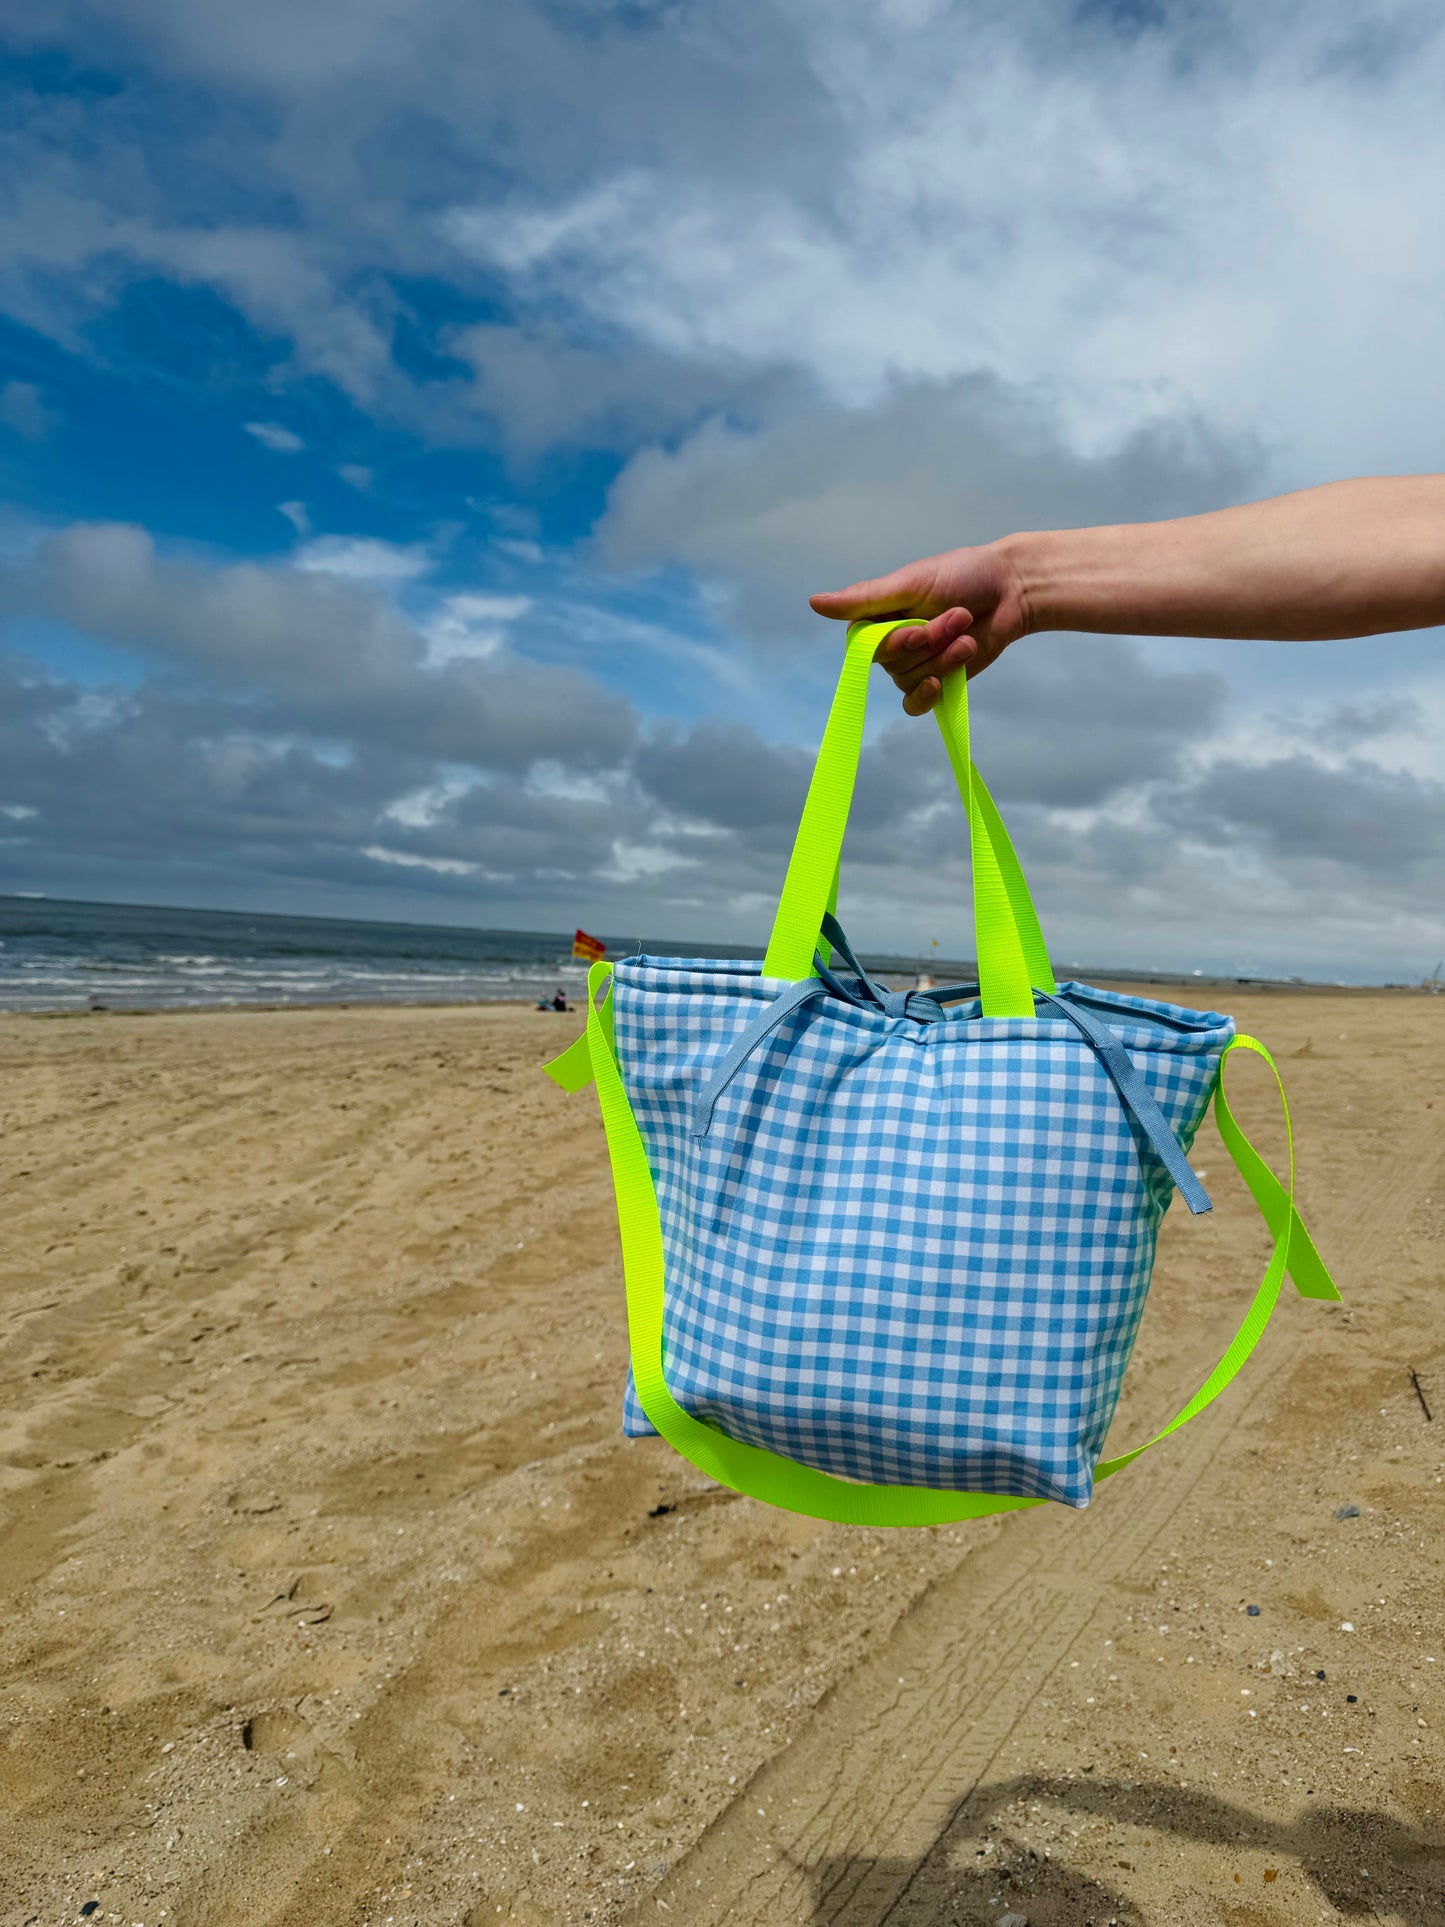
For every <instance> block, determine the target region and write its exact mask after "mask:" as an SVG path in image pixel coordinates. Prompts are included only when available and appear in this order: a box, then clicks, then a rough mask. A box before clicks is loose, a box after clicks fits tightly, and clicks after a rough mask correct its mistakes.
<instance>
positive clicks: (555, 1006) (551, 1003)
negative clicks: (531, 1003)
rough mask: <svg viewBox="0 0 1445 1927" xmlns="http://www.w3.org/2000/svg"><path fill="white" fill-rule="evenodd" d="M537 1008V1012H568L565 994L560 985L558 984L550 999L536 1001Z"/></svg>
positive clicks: (568, 1006) (542, 998)
mask: <svg viewBox="0 0 1445 1927" xmlns="http://www.w3.org/2000/svg"><path fill="white" fill-rule="evenodd" d="M537 1008H538V1010H569V1009H570V1008H571V1006H570V1005H569V1004H568V1002H567V992H566V991H565V990H564V989H563V988H562V986H561V984H558V986H557V988H556V990H554V991H553V993H552V995H551V996H550V997H539V998H538V999H537Z"/></svg>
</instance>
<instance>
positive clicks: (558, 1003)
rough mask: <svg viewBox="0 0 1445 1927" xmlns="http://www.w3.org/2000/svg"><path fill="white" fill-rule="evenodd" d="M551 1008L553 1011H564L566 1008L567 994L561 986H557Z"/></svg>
mask: <svg viewBox="0 0 1445 1927" xmlns="http://www.w3.org/2000/svg"><path fill="white" fill-rule="evenodd" d="M552 1008H553V1010H566V1008H567V992H566V991H565V990H564V989H563V988H562V986H561V984H558V986H557V994H556V996H555V997H553V999H552Z"/></svg>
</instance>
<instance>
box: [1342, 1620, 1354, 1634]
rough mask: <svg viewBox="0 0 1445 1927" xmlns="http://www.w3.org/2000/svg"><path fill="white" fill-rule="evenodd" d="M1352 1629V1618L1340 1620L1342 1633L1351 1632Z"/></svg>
mask: <svg viewBox="0 0 1445 1927" xmlns="http://www.w3.org/2000/svg"><path fill="white" fill-rule="evenodd" d="M1354 1630H1355V1622H1354V1621H1353V1620H1352V1619H1342V1620H1341V1621H1340V1631H1341V1632H1342V1633H1352V1632H1353V1631H1354Z"/></svg>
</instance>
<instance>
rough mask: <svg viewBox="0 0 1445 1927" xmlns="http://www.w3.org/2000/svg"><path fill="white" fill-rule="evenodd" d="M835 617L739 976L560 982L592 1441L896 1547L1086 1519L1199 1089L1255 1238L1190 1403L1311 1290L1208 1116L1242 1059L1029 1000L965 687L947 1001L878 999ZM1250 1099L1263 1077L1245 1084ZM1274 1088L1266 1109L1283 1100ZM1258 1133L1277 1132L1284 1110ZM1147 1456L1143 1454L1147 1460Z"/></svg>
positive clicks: (952, 719)
mask: <svg viewBox="0 0 1445 1927" xmlns="http://www.w3.org/2000/svg"><path fill="white" fill-rule="evenodd" d="M896 626H897V625H896V624H889V623H883V624H855V625H854V627H853V629H852V630H850V632H849V641H848V649H847V655H846V658H845V662H844V666H843V671H842V675H841V678H840V682H839V687H838V692H837V695H836V696H835V699H834V702H833V706H832V710H831V712H830V715H829V719H828V724H827V728H826V730H825V733H824V738H823V743H822V747H821V749H820V752H819V756H818V761H817V765H816V767H815V770H814V775H813V780H812V784H811V786H810V789H809V793H808V799H807V802H806V804H805V806H804V811H803V817H802V820H801V822H800V825H799V829H798V835H797V840H796V842H795V845H794V849H793V855H792V859H791V861H790V864H789V867H788V874H787V878H786V880H785V882H784V886H783V891H782V895H781V898H780V901H779V907H778V913H777V917H776V920H775V922H774V927H773V933H772V938H771V941H770V943H769V947H768V952H767V955H766V957H765V959H764V961H763V963H762V964H761V965H758V964H757V963H755V962H747V961H735V962H729V961H724V962H718V961H713V960H711V959H700V958H695V957H692V958H683V957H650V956H636V957H629V958H627V959H625V960H624V961H622V962H619V963H618V964H616V965H615V966H612V965H608V964H597V965H595V966H594V967H593V970H592V972H591V975H590V978H589V1008H588V1023H587V1031H586V1033H585V1034H584V1036H583V1037H582V1038H581V1039H579V1040H578V1043H577V1044H576V1045H574V1046H573V1047H572V1049H571V1050H569V1051H567V1052H564V1054H563V1056H562V1057H561V1058H560V1059H558V1060H557V1061H556V1062H555V1063H554V1064H553V1065H551V1066H549V1069H550V1071H551V1073H552V1075H553V1076H554V1077H555V1078H556V1080H557V1081H558V1082H559V1083H561V1084H562V1085H563V1086H564V1087H565V1088H568V1089H576V1088H579V1087H580V1086H581V1085H582V1084H583V1083H585V1082H588V1081H590V1080H592V1079H594V1078H595V1080H596V1083H597V1087H598V1093H599V1097H600V1100H601V1105H602V1112H603V1119H604V1123H605V1126H606V1130H607V1137H608V1145H609V1150H610V1153H611V1158H612V1165H613V1174H614V1179H615V1184H616V1192H617V1201H618V1214H619V1222H620V1227H621V1232H622V1244H623V1257H624V1266H625V1271H626V1278H627V1298H628V1325H629V1337H630V1343H631V1354H632V1369H631V1372H630V1374H629V1378H628V1385H627V1391H626V1397H625V1401H624V1424H625V1427H626V1429H627V1430H628V1431H629V1432H631V1433H634V1434H640V1433H650V1432H660V1433H661V1434H662V1435H663V1436H664V1437H665V1438H667V1439H668V1440H669V1441H670V1442H671V1443H672V1444H673V1445H674V1446H675V1447H676V1448H677V1449H678V1450H679V1451H681V1452H683V1453H684V1454H685V1455H686V1456H687V1457H688V1458H689V1459H691V1460H692V1461H693V1462H694V1463H695V1464H697V1465H699V1466H701V1467H702V1468H703V1469H704V1470H705V1471H707V1472H708V1473H709V1474H711V1475H712V1476H713V1477H715V1478H717V1479H719V1480H721V1481H723V1482H724V1483H726V1484H729V1485H731V1486H734V1487H735V1488H737V1489H738V1490H740V1491H745V1492H750V1493H753V1494H754V1495H756V1496H758V1497H760V1498H764V1499H767V1500H769V1501H770V1502H772V1503H774V1504H779V1505H784V1506H787V1507H789V1508H791V1509H793V1510H795V1511H800V1512H805V1513H810V1514H813V1515H815V1516H819V1517H825V1518H833V1519H844V1520H854V1521H858V1522H860V1523H868V1524H897V1525H904V1524H928V1523H937V1522H939V1521H942V1520H947V1519H957V1518H963V1517H971V1516H977V1515H979V1514H981V1513H985V1512H994V1511H1002V1510H1006V1509H1010V1508H1014V1507H1019V1506H1023V1505H1030V1504H1037V1503H1040V1502H1041V1501H1044V1500H1049V1499H1052V1500H1056V1501H1059V1502H1060V1503H1062V1504H1065V1505H1070V1506H1085V1505H1087V1504H1088V1502H1089V1499H1090V1496H1091V1494H1092V1491H1093V1486H1094V1482H1095V1480H1096V1479H1098V1478H1103V1477H1107V1476H1109V1475H1110V1474H1111V1473H1113V1472H1115V1471H1117V1470H1119V1469H1120V1468H1121V1467H1122V1466H1123V1465H1125V1464H1127V1463H1128V1462H1129V1461H1130V1460H1131V1459H1132V1458H1134V1457H1136V1456H1137V1455H1138V1451H1141V1450H1143V1449H1145V1448H1144V1447H1139V1448H1137V1450H1136V1451H1134V1452H1130V1453H1126V1454H1124V1455H1122V1456H1121V1457H1119V1458H1116V1459H1113V1460H1111V1461H1107V1462H1104V1463H1099V1454H1100V1452H1101V1450H1102V1448H1103V1443H1104V1438H1105V1434H1106V1433H1107V1431H1108V1429H1109V1423H1110V1420H1111V1418H1112V1416H1113V1413H1114V1408H1115V1405H1116V1403H1117V1401H1118V1397H1119V1390H1120V1386H1121V1383H1122V1380H1123V1375H1124V1370H1125V1367H1126V1365H1127V1363H1128V1360H1129V1354H1130V1351H1131V1349H1132V1347H1133V1343H1134V1338H1135V1334H1136V1332H1137V1330H1138V1326H1139V1320H1140V1317H1141V1316H1142V1313H1143V1309H1144V1301H1145V1297H1146V1294H1147V1292H1148V1288H1149V1279H1150V1274H1151V1272H1152V1269H1153V1264H1154V1252H1155V1244H1156V1240H1157V1237H1158V1231H1159V1225H1160V1222H1161V1220H1162V1218H1163V1215H1164V1212H1165V1211H1166V1209H1167V1208H1168V1206H1169V1203H1170V1201H1171V1198H1172V1196H1173V1194H1174V1192H1175V1191H1176V1190H1178V1191H1179V1192H1180V1193H1181V1194H1182V1195H1183V1197H1184V1200H1185V1203H1186V1204H1187V1206H1188V1208H1189V1209H1190V1210H1191V1211H1195V1212H1199V1211H1207V1210H1208V1209H1209V1208H1210V1207H1209V1200H1208V1198H1207V1197H1206V1195H1205V1193H1204V1190H1203V1187H1202V1186H1201V1184H1200V1182H1199V1180H1198V1178H1197V1177H1196V1176H1195V1175H1194V1173H1193V1171H1192V1170H1191V1169H1190V1167H1189V1163H1188V1157H1187V1154H1188V1150H1189V1147H1190V1144H1191V1142H1192V1140H1193V1137H1194V1134H1195V1132H1196V1130H1197V1129H1198V1127H1199V1124H1200V1122H1201V1120H1202V1118H1203V1115H1204V1111H1205V1109H1206V1107H1207V1105H1208V1103H1209V1100H1210V1098H1211V1095H1212V1096H1213V1098H1214V1101H1215V1106H1216V1116H1217V1119H1218V1122H1219V1127H1220V1131H1221V1134H1222V1135H1223V1137H1224V1141H1225V1143H1226V1145H1227V1147H1228V1148H1229V1150H1230V1152H1231V1154H1232V1155H1233V1156H1234V1158H1235V1160H1236V1162H1237V1163H1238V1164H1239V1167H1240V1169H1241V1172H1242V1173H1243V1175H1244V1177H1245V1181H1246V1183H1247V1184H1248V1186H1249V1188H1250V1191H1251V1192H1252V1194H1253V1196H1254V1198H1255V1200H1256V1203H1257V1204H1258V1205H1259V1208H1260V1210H1261V1211H1262V1212H1263V1214H1264V1217H1265V1219H1266V1222H1267V1223H1268V1225H1269V1227H1270V1229H1271V1231H1272V1232H1273V1233H1274V1235H1275V1248H1274V1253H1273V1256H1272V1258H1271V1260H1270V1264H1269V1267H1268V1268H1267V1270H1266V1272H1265V1275H1264V1278H1263V1280H1262V1282H1261V1284H1260V1287H1259V1289H1258V1291H1257V1293H1256V1295H1255V1299H1254V1302H1253V1304H1252V1305H1251V1307H1250V1309H1249V1312H1248V1314H1247V1316H1246V1318H1245V1320H1244V1323H1243V1324H1242V1325H1241V1327H1240V1329H1239V1331H1238V1332H1237V1333H1236V1335H1235V1338H1234V1340H1233V1342H1232V1343H1231V1345H1230V1347H1229V1348H1228V1350H1227V1351H1226V1353H1225V1355H1224V1357H1223V1358H1222V1359H1221V1360H1220V1363H1219V1365H1218V1366H1217V1367H1216V1369H1215V1371H1214V1372H1213V1373H1212V1374H1211V1375H1210V1377H1209V1379H1208V1380H1207V1381H1206V1382H1205V1384H1204V1385H1203V1386H1202V1387H1201V1388H1200V1390H1199V1391H1198V1392H1197V1393H1196V1394H1195V1396H1194V1398H1193V1399H1191V1400H1190V1402H1189V1404H1188V1405H1186V1406H1185V1407H1184V1409H1183V1411H1182V1412H1181V1413H1180V1414H1179V1415H1178V1416H1177V1417H1176V1418H1175V1419H1174V1420H1173V1421H1171V1423H1170V1424H1169V1425H1168V1426H1166V1427H1165V1428H1164V1430H1163V1431H1162V1432H1160V1433H1159V1434H1158V1437H1161V1438H1162V1437H1164V1436H1166V1435H1167V1433H1169V1432H1171V1431H1173V1430H1175V1429H1177V1427H1178V1426H1179V1425H1181V1424H1183V1423H1184V1422H1185V1421H1186V1420H1187V1419H1188V1418H1190V1417H1192V1416H1193V1415H1194V1413H1195V1412H1197V1411H1199V1410H1200V1409H1202V1407H1203V1406H1204V1405H1205V1404H1207V1403H1209V1401H1210V1400H1211V1399H1212V1398H1213V1397H1215V1396H1216V1394H1217V1393H1218V1392H1219V1391H1220V1390H1222V1389H1223V1387H1224V1385H1226V1384H1227V1383H1228V1382H1229V1380H1230V1379H1231V1378H1232V1377H1233V1376H1234V1374H1235V1373H1236V1372H1237V1371H1238V1369H1239V1367H1240V1365H1241V1364H1242V1363H1243V1362H1244V1359H1245V1358H1246V1357H1247V1356H1248V1354H1249V1352H1250V1351H1251V1350H1252V1349H1253V1347H1254V1345H1255V1343H1256V1342H1257V1340H1258V1337H1259V1334H1260V1332H1261V1331H1262V1330H1263V1327H1264V1324H1265V1322H1266V1321H1267V1319H1268V1317H1269V1314H1270V1311H1271V1310H1272V1308H1273V1305H1274V1302H1275V1300H1276V1298H1277V1297H1278V1295H1279V1291H1280V1288H1281V1285H1282V1283H1283V1279H1284V1277H1285V1275H1286V1272H1288V1273H1289V1275H1290V1276H1292V1277H1293V1279H1294V1282H1295V1285H1296V1287H1297V1289H1298V1290H1299V1291H1300V1292H1301V1294H1302V1295H1304V1296H1307V1297H1316V1298H1335V1297H1337V1296H1338V1294H1337V1293H1336V1291H1335V1288H1334V1286H1333V1284H1332V1283H1331V1281H1330V1279H1329V1276H1328V1273H1327V1272H1326V1271H1325V1269H1324V1266H1323V1264H1322V1263H1321V1262H1320V1259H1319V1257H1318V1254H1317V1253H1316V1252H1315V1249H1314V1246H1313V1244H1312V1243H1311V1241H1310V1238H1309V1235H1308V1233H1307V1232H1306V1231H1305V1229H1304V1227H1303V1225H1302V1224H1301V1223H1300V1221H1299V1218H1298V1215H1297V1214H1296V1212H1295V1209H1294V1178H1293V1153H1292V1150H1291V1158H1290V1171H1289V1179H1288V1183H1287V1184H1285V1185H1281V1184H1280V1182H1279V1181H1278V1180H1277V1179H1276V1178H1275V1176H1274V1174H1273V1173H1272V1172H1271V1171H1270V1169H1269V1167H1268V1166H1267V1165H1266V1164H1265V1163H1264V1161H1263V1159H1261V1158H1260V1157H1259V1155H1258V1153H1257V1152H1255V1151H1254V1149H1253V1147H1252V1146H1251V1145H1250V1144H1249V1143H1248V1140H1247V1139H1245V1137H1244V1135H1243V1133H1242V1132H1241V1131H1240V1129H1239V1126H1238V1124H1237V1123H1236V1122H1235V1120H1234V1118H1233V1115H1232V1113H1231V1112H1230V1110H1229V1106H1228V1104H1227V1102H1226V1100H1225V1097H1224V1092H1223V1088H1222V1080H1221V1067H1222V1064H1223V1061H1224V1058H1225V1056H1226V1055H1227V1054H1228V1053H1230V1052H1231V1051H1233V1050H1235V1049H1239V1048H1245V1049H1248V1050H1251V1051H1254V1052H1257V1053H1258V1054H1259V1055H1261V1056H1263V1057H1264V1058H1265V1060H1266V1062H1268V1063H1269V1065H1270V1068H1271V1070H1273V1069H1274V1065H1273V1060H1272V1059H1270V1057H1269V1054H1268V1052H1267V1051H1265V1049H1264V1047H1263V1046H1262V1045H1260V1044H1258V1043H1256V1041H1255V1040H1254V1039H1253V1038H1246V1037H1242V1036H1239V1035H1237V1034H1236V1031H1235V1027H1234V1024H1233V1022H1232V1020H1231V1019H1230V1018H1228V1017H1226V1016H1222V1015H1220V1014H1219V1013H1217V1012H1212V1011H1197V1010H1192V1009H1188V1008H1185V1007H1182V1006H1179V1005H1173V1004H1167V1003H1161V1002H1155V1001H1153V1000H1151V999H1146V998H1140V997H1127V996H1122V995H1119V994H1117V993H1115V992H1111V991H1105V990H1099V989H1093V988H1091V987H1089V986H1088V985H1086V984H1079V983H1063V984H1057V983H1056V982H1055V981H1054V977H1053V973H1052V970H1051V968H1050V966H1049V961H1048V956H1047V953H1046V951H1045V948H1044V943H1043V938H1042V935H1041V932H1040V928H1039V923H1038V919H1037V916H1036V915H1035V913H1034V909H1033V905H1032V902H1031V900H1030V898H1029V893H1028V889H1027V886H1026V884H1025V882H1024V879H1023V874H1022V871H1021V870H1020V868H1019V865H1018V860H1017V857H1016V856H1015V854H1014V851H1013V847H1012V845H1011V843H1010V842H1009V838H1008V834H1007V832H1006V831H1005V829H1004V826H1003V823H1002V821H1001V820H1000V818H999V815H998V812H997V809H996V808H995V806H994V804H993V801H992V798H991V797H990V796H989V794H988V791H987V790H986V788H985V787H984V785H983V782H982V780H981V778H980V777H979V775H978V773H977V771H976V770H975V769H974V767H973V763H972V759H971V756H970V750H969V738H968V709H967V700H968V698H967V684H966V681H965V679H964V677H963V676H954V677H951V678H949V679H948V681H947V682H946V684H945V687H944V694H943V698H942V700H941V702H940V704H939V706H938V712H937V713H938V719H939V724H940V727H941V730H942V733H943V738H944V743H945V747H946V749H947V753H948V755H949V758H950V761H951V763H952V765H953V769H954V773H955V776H956V777H957V780H958V787H959V793H960V797H961V800H962V803H963V806H964V812H965V815H966V818H967V821H968V825H969V832H970V838H971V844H972V852H973V880H974V915H975V925H976V935H977V951H978V982H977V983H976V984H969V985H960V986H957V987H955V988H953V989H951V990H930V991H928V992H919V991H904V990H892V989H890V988H888V987H887V986H885V985H883V984H881V983H878V982H876V981H874V980H873V979H872V978H870V977H869V975H868V973H867V972H866V971H865V970H864V969H863V968H862V966H861V965H860V964H859V963H858V961H857V959H856V958H855V956H854V954H853V952H852V949H851V947H850V946H849V944H848V941H847V938H846V936H845V934H844V932H843V930H842V928H841V927H840V925H839V924H838V922H837V919H836V916H835V914H834V908H835V899H836V890H837V873H838V859H839V854H840V851H841V847H842V841H843V833H844V829H845V827H846V823H847V817H848V811H849V806H850V804H851V800H852V791H853V784H854V778H855V775H856V771H857V765H858V756H859V751H860V749H861V744H862V732H863V720H864V710H865V705H866V698H867V687H868V676H869V666H870V664H871V661H872V656H873V651H874V648H875V646H876V644H877V642H878V640H879V639H880V638H881V636H883V635H884V634H886V633H887V632H888V631H889V629H890V628H893V627H896ZM1275 1076H1276V1080H1277V1079H1278V1073H1277V1072H1275ZM1280 1094H1281V1098H1283V1091H1282V1090H1281V1093H1280ZM1285 1115H1286V1123H1287V1122H1288V1112H1287V1110H1286V1114H1285ZM1152 1442H1153V1441H1151V1443H1152Z"/></svg>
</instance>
